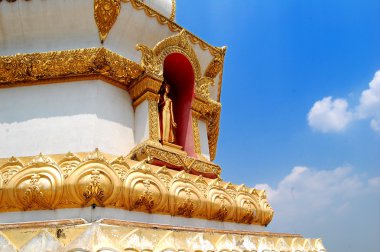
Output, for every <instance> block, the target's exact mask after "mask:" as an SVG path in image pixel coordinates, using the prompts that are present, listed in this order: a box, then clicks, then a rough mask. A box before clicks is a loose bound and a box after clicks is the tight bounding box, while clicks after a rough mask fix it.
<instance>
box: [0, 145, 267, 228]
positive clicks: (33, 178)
mask: <svg viewBox="0 0 380 252" xmlns="http://www.w3.org/2000/svg"><path fill="white" fill-rule="evenodd" d="M149 160H150V159H146V160H143V161H141V162H136V161H133V160H131V159H129V158H126V157H123V156H121V157H114V156H112V155H108V154H104V153H101V152H100V151H99V150H95V151H94V152H92V153H77V154H73V153H70V152H69V153H67V154H66V155H52V156H51V157H48V156H45V155H43V154H39V155H38V156H36V157H20V158H15V157H12V158H10V159H0V212H12V211H23V210H45V209H62V208H80V207H84V206H91V205H98V206H103V207H111V208H122V209H127V210H131V211H143V212H148V213H159V214H170V215H173V216H174V215H176V216H185V217H194V218H203V219H210V220H218V221H228V222H238V223H247V224H258V225H267V224H268V223H269V222H270V221H271V219H272V217H273V210H272V208H271V207H270V206H269V203H268V201H267V199H266V195H265V191H262V190H256V189H253V188H247V187H245V186H244V185H241V186H237V185H233V184H231V183H226V182H224V181H222V180H221V179H220V178H217V179H207V178H204V177H202V176H196V175H191V174H188V173H186V172H184V171H181V172H178V171H175V170H170V169H167V168H166V167H158V166H154V165H150V164H148V163H147V162H148V161H149Z"/></svg>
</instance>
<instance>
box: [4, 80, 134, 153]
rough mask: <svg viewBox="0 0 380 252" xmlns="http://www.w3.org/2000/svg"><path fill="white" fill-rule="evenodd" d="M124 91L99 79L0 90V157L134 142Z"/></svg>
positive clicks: (113, 148) (111, 149) (116, 148)
mask: <svg viewBox="0 0 380 252" xmlns="http://www.w3.org/2000/svg"><path fill="white" fill-rule="evenodd" d="M133 127H134V112H133V108H132V105H131V99H130V97H129V94H128V92H127V91H125V90H122V89H120V88H117V87H115V86H112V85H110V84H108V83H104V82H103V81H100V80H90V81H79V82H71V83H59V84H50V85H38V86H28V87H17V88H7V89H4V88H3V89H0V157H10V156H32V155H36V154H38V153H39V152H43V153H44V154H55V153H66V152H68V151H72V152H85V151H93V150H94V149H95V148H100V150H101V151H104V152H107V153H110V154H114V155H122V154H124V155H125V154H127V153H128V152H129V151H130V150H131V149H132V148H133V146H134V136H133Z"/></svg>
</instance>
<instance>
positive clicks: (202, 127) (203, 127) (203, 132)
mask: <svg viewBox="0 0 380 252" xmlns="http://www.w3.org/2000/svg"><path fill="white" fill-rule="evenodd" d="M198 128H199V135H200V140H201V153H202V155H203V156H204V157H205V158H207V159H208V160H210V150H209V146H208V137H207V124H206V122H204V121H202V120H198Z"/></svg>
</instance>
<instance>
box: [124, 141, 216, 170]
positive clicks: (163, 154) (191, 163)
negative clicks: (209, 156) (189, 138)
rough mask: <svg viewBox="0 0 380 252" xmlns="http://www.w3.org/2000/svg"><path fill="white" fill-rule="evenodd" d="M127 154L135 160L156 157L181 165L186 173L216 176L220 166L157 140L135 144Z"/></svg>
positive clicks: (176, 165) (168, 162) (174, 164)
mask: <svg viewBox="0 0 380 252" xmlns="http://www.w3.org/2000/svg"><path fill="white" fill-rule="evenodd" d="M129 156H130V157H131V158H133V159H136V160H144V159H146V158H151V159H156V160H159V161H162V162H165V163H167V164H170V165H173V166H175V167H183V169H184V170H185V171H186V172H188V173H195V174H202V175H203V176H206V177H210V178H217V177H218V176H219V175H220V172H221V168H220V167H219V166H218V165H216V164H214V163H211V162H208V161H206V160H201V159H197V158H194V157H190V156H188V155H187V154H186V152H183V151H177V150H174V149H173V148H168V147H166V146H165V145H161V144H160V143H158V142H157V141H146V142H144V143H142V144H140V145H138V146H136V147H135V148H134V149H133V150H132V151H131V154H130V155H129Z"/></svg>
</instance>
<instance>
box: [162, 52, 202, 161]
mask: <svg viewBox="0 0 380 252" xmlns="http://www.w3.org/2000/svg"><path fill="white" fill-rule="evenodd" d="M164 78H165V80H166V81H167V82H168V83H169V84H170V93H171V94H170V95H171V99H172V100H173V112H174V120H175V122H176V123H177V129H176V133H175V134H176V142H175V143H176V144H177V145H180V146H182V147H183V150H184V151H186V152H187V154H188V155H189V156H192V157H196V154H195V151H194V137H193V130H192V122H191V102H192V100H193V97H194V71H193V67H192V66H191V63H190V61H189V60H188V59H187V58H186V57H185V56H184V55H182V54H180V53H172V54H169V55H168V56H167V57H166V58H165V61H164Z"/></svg>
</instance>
